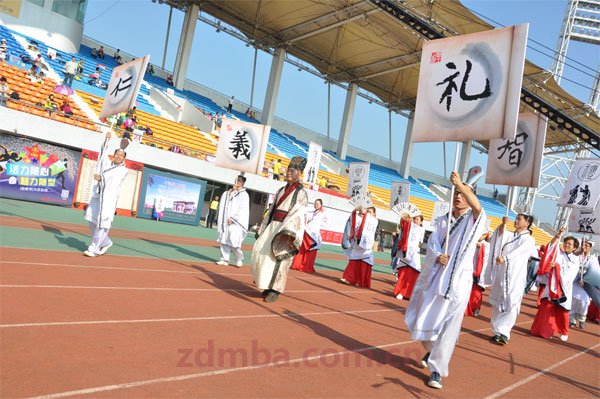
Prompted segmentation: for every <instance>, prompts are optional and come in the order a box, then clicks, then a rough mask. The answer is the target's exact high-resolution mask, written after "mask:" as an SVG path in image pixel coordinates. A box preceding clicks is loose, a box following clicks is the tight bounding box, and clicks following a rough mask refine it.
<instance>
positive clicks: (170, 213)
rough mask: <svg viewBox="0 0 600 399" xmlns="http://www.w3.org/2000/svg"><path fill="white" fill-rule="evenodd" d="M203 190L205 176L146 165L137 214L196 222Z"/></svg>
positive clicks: (185, 222) (198, 216)
mask: <svg viewBox="0 0 600 399" xmlns="http://www.w3.org/2000/svg"><path fill="white" fill-rule="evenodd" d="M205 191H206V181H204V180H200V179H196V178H193V177H187V176H180V175H176V174H173V173H168V172H163V171H160V170H156V169H152V168H145V170H144V179H143V181H142V190H141V193H140V202H139V205H138V216H139V217H142V218H146V219H156V218H159V220H164V221H166V222H174V223H183V224H191V225H195V226H196V225H198V224H199V223H200V217H201V214H202V202H203V201H204V193H205ZM157 207H158V209H156V208H157Z"/></svg>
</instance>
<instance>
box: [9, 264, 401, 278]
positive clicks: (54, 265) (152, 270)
mask: <svg viewBox="0 0 600 399" xmlns="http://www.w3.org/2000/svg"><path fill="white" fill-rule="evenodd" d="M2 263H7V264H15V265H30V266H52V267H70V268H81V269H107V270H126V271H134V272H157V273H178V274H206V275H212V274H218V275H220V276H252V274H251V273H224V272H208V271H207V272H205V271H200V270H197V271H191V270H169V269H143V268H138V267H114V266H93V265H81V264H62V263H43V262H20V261H7V260H0V264H2ZM190 266H203V267H208V266H212V265H207V264H198V265H194V264H190ZM221 267H223V266H221ZM248 267H249V266H248ZM340 272H341V271H340ZM304 274H305V273H303V274H302V275H299V276H293V275H291V276H290V275H288V278H294V279H299V280H323V279H324V277H322V276H310V275H304ZM390 281H391V280H390Z"/></svg>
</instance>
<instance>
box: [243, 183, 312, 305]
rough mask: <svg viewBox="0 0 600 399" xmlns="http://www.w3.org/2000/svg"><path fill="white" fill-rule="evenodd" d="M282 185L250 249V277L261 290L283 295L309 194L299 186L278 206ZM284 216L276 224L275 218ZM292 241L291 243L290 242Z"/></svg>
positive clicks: (299, 236) (282, 191)
mask: <svg viewBox="0 0 600 399" xmlns="http://www.w3.org/2000/svg"><path fill="white" fill-rule="evenodd" d="M284 190H285V186H284V187H282V188H281V189H279V191H278V192H277V194H276V195H275V201H274V202H273V206H272V207H271V211H270V212H269V214H268V216H267V217H266V218H265V219H264V220H263V222H262V224H261V227H260V230H259V233H260V235H259V237H258V240H256V243H255V244H254V248H253V250H252V276H253V278H254V283H255V284H256V286H257V287H258V288H259V289H261V290H267V289H271V290H275V291H277V292H279V293H283V291H284V290H285V284H286V282H287V276H288V272H289V270H290V267H291V266H292V261H293V257H294V256H295V255H296V254H297V253H298V251H299V248H300V246H301V245H302V239H303V237H304V229H305V226H306V206H307V204H308V194H307V193H306V190H305V189H304V188H302V185H301V184H300V185H299V186H298V188H297V189H295V190H294V191H293V192H292V193H291V194H290V195H289V196H288V197H287V198H286V199H285V200H284V201H283V202H282V203H281V204H280V205H279V207H277V209H275V208H276V205H277V203H278V202H279V200H280V198H282V196H283V194H284ZM278 214H282V215H285V217H283V218H282V220H281V221H278V220H277V219H278V218H277V217H276V215H278ZM290 239H291V241H290Z"/></svg>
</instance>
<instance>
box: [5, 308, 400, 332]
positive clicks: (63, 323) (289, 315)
mask: <svg viewBox="0 0 600 399" xmlns="http://www.w3.org/2000/svg"><path fill="white" fill-rule="evenodd" d="M398 311H399V310H398V309H371V310H348V311H343V310H342V311H330V312H309V313H287V314H281V313H276V314H272V313H271V314H256V315H238V316H198V317H179V318H169V319H139V320H135V319H134V320H90V321H59V322H48V323H19V324H0V328H18V327H48V326H82V325H93V324H137V323H164V322H177V321H201V320H239V319H265V318H275V317H284V318H293V317H295V316H324V315H336V314H339V315H353V314H364V313H385V312H398Z"/></svg>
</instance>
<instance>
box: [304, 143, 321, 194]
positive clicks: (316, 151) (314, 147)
mask: <svg viewBox="0 0 600 399" xmlns="http://www.w3.org/2000/svg"><path fill="white" fill-rule="evenodd" d="M322 154H323V147H321V146H320V145H319V144H317V143H313V142H312V141H311V142H310V144H309V145H308V154H307V156H306V167H305V168H304V173H303V175H302V176H303V177H302V180H303V181H304V182H305V183H308V184H313V183H315V179H316V178H317V173H318V172H319V167H320V166H321V155H322Z"/></svg>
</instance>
